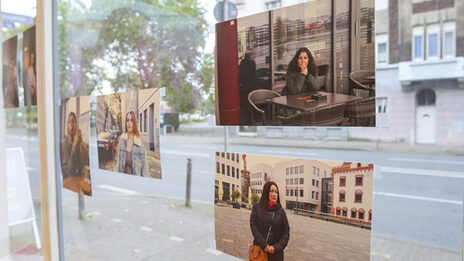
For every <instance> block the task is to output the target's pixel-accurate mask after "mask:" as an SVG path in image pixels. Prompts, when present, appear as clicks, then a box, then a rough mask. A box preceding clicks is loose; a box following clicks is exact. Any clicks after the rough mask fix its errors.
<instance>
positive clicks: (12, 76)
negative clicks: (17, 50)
mask: <svg viewBox="0 0 464 261" xmlns="http://www.w3.org/2000/svg"><path fill="white" fill-rule="evenodd" d="M3 100H4V101H5V107H6V108H16V107H18V105H19V104H18V103H19V100H18V81H17V79H16V62H15V59H14V58H12V59H10V63H9V64H8V81H7V86H6V87H5V89H4V90H3Z"/></svg>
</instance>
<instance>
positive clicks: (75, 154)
mask: <svg viewBox="0 0 464 261" xmlns="http://www.w3.org/2000/svg"><path fill="white" fill-rule="evenodd" d="M81 136H82V135H81V130H80V129H77V119H76V114H75V113H74V112H70V113H69V115H68V124H67V136H66V137H65V138H64V140H63V141H62V142H61V155H60V157H61V169H62V174H63V179H65V178H67V177H79V176H81V174H82V167H83V166H82V162H81V151H80V149H81V142H82V138H81Z"/></svg>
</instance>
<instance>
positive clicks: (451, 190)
mask: <svg viewBox="0 0 464 261" xmlns="http://www.w3.org/2000/svg"><path fill="white" fill-rule="evenodd" d="M26 134H27V133H26V132H24V133H21V132H19V133H18V131H17V130H9V129H7V139H6V141H7V144H6V145H7V147H18V146H22V147H24V149H25V154H26V162H27V164H28V169H29V171H30V172H29V175H30V178H31V187H32V193H33V198H34V199H35V201H36V202H37V201H38V199H39V183H38V153H39V152H38V150H37V147H38V142H37V139H36V138H34V136H33V135H31V133H29V138H27V137H25V135H26ZM35 135H36V134H35ZM250 140H251V142H254V140H252V138H250ZM223 141H224V140H223V138H221V137H216V138H213V137H188V136H178V135H162V136H161V163H162V164H161V165H162V170H163V179H162V180H158V179H149V178H142V177H132V176H128V175H123V174H118V173H113V172H110V171H104V170H99V169H98V161H97V150H96V146H95V145H94V144H95V143H96V140H95V137H94V136H91V145H90V148H91V149H90V157H91V163H90V164H91V170H92V171H91V176H92V183H93V184H92V186H93V189H94V198H93V199H92V200H97V201H98V199H99V198H100V196H102V195H104V194H105V193H106V192H107V191H108V190H111V191H112V192H116V193H119V194H122V195H125V196H128V197H130V196H131V195H151V196H158V197H163V198H170V199H180V200H183V199H185V193H186V187H185V186H186V172H187V159H188V158H191V159H192V200H193V201H195V202H197V203H205V204H209V205H211V206H212V204H213V196H214V189H213V188H214V153H215V152H216V151H224V144H223ZM270 141H272V139H270ZM296 142H298V141H296ZM228 151H229V152H237V153H246V154H258V155H269V156H280V157H296V158H306V159H323V160H336V161H354V162H366V163H374V164H375V171H374V197H373V213H374V215H373V225H372V232H371V234H372V237H371V257H374V258H375V259H377V258H378V260H385V258H386V257H389V258H391V259H395V260H404V259H406V258H405V256H404V253H405V252H406V253H412V252H411V251H419V252H420V254H421V255H422V256H424V257H425V258H424V259H421V260H433V259H432V257H433V256H435V255H437V254H438V255H447V257H448V258H447V260H461V252H462V235H463V234H462V227H463V206H462V201H463V192H464V173H463V172H462V170H461V169H462V166H463V165H464V161H463V158H464V157H463V156H454V155H446V154H437V155H434V154H416V153H397V152H385V151H370V150H363V149H360V150H356V151H354V150H345V149H343V148H340V149H308V148H297V147H293V146H292V144H291V142H289V144H288V146H286V147H281V146H272V144H255V145H243V144H234V143H233V140H232V142H231V144H229V146H228ZM66 195H67V194H66V193H65V194H63V197H67V196H66ZM72 196H73V197H74V196H75V195H72ZM76 197H77V196H76ZM64 200H66V198H63V201H64ZM76 205H77V204H76ZM70 207H71V206H63V209H64V210H66V209H67V208H70ZM72 207H74V206H72ZM147 215H150V214H149V213H147ZM210 222H213V220H210ZM65 224H66V223H65ZM210 225H211V226H212V225H213V223H211V224H210ZM64 229H65V238H66V233H67V232H66V231H67V230H66V226H65V227H64ZM206 238H208V239H209V240H211V238H214V233H213V234H209V235H208V236H205V239H206ZM386 246H401V247H386Z"/></svg>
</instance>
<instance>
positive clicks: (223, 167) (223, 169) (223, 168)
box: [222, 163, 226, 174]
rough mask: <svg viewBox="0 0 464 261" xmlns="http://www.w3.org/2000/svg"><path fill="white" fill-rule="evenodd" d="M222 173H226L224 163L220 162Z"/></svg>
mask: <svg viewBox="0 0 464 261" xmlns="http://www.w3.org/2000/svg"><path fill="white" fill-rule="evenodd" d="M222 174H226V165H224V163H222Z"/></svg>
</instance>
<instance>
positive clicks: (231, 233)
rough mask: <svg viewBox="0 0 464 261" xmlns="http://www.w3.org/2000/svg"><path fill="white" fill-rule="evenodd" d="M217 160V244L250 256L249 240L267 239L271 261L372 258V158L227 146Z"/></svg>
mask: <svg viewBox="0 0 464 261" xmlns="http://www.w3.org/2000/svg"><path fill="white" fill-rule="evenodd" d="M215 159H216V168H215V170H216V171H215V190H214V194H215V207H214V215H215V237H216V248H217V250H220V251H222V252H225V253H227V254H230V255H232V256H235V257H238V258H241V259H245V260H248V248H249V245H250V244H253V245H261V246H262V249H263V250H264V251H265V252H268V251H266V247H267V245H269V249H268V250H269V251H270V253H269V252H268V255H271V257H272V258H275V260H283V258H284V257H285V260H369V256H370V235H371V224H372V189H373V173H374V166H373V164H365V163H356V162H337V161H323V160H309V159H291V158H280V157H270V156H258V155H248V154H247V155H245V154H239V153H226V152H216V157H215ZM271 213H275V214H274V217H273V214H271ZM271 223H272V228H271V232H270V233H269V236H268V235H267V234H268V231H269V224H271ZM266 238H268V240H266ZM308 257H310V258H308ZM280 258H282V259H280ZM273 260H274V259H273Z"/></svg>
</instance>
